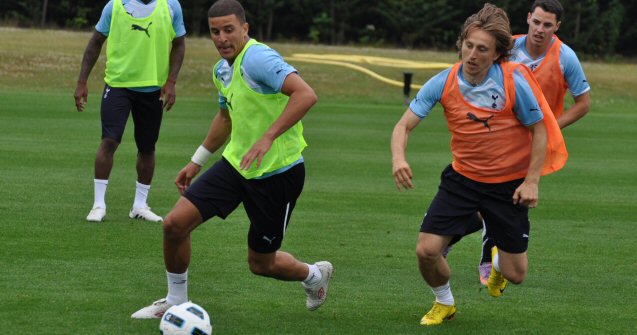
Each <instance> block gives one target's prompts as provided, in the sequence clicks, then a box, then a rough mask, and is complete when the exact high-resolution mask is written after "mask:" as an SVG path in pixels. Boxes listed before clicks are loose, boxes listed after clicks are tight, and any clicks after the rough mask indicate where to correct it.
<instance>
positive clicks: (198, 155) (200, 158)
mask: <svg viewBox="0 0 637 335" xmlns="http://www.w3.org/2000/svg"><path fill="white" fill-rule="evenodd" d="M210 156H212V152H210V151H209V150H208V149H206V147H204V146H203V144H202V145H200V146H199V148H197V151H195V154H194V155H192V158H191V159H190V160H191V161H192V162H193V163H195V164H197V165H199V166H204V165H206V162H207V161H208V159H209V158H210Z"/></svg>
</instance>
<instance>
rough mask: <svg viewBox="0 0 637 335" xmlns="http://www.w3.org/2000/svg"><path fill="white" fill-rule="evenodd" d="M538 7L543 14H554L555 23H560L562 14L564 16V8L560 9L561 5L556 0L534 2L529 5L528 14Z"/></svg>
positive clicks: (536, 0) (537, 0)
mask: <svg viewBox="0 0 637 335" xmlns="http://www.w3.org/2000/svg"><path fill="white" fill-rule="evenodd" d="M538 7H540V8H542V9H543V10H544V11H545V12H549V13H553V14H555V19H556V21H557V22H560V20H561V19H562V14H564V7H562V4H561V3H560V2H559V1H558V0H535V2H533V5H531V11H530V13H533V11H534V10H535V9H536V8H538Z"/></svg>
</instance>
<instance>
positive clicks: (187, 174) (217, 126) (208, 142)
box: [175, 109, 232, 194]
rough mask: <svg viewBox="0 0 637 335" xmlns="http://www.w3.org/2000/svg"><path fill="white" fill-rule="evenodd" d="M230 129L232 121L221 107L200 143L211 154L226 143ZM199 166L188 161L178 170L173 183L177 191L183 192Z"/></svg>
mask: <svg viewBox="0 0 637 335" xmlns="http://www.w3.org/2000/svg"><path fill="white" fill-rule="evenodd" d="M231 131H232V121H231V119H230V115H229V114H228V110H226V109H221V110H219V113H217V115H215V117H214V119H213V120H212V123H211V124H210V129H209V130H208V134H207V135H206V139H205V140H204V142H203V144H202V145H203V146H204V147H205V149H206V150H207V151H208V153H209V154H210V155H211V154H212V153H214V152H216V151H217V150H218V149H219V148H221V146H223V145H224V144H225V143H226V141H227V140H228V137H229V136H230V132H231ZM201 167H202V165H199V164H197V163H195V162H193V161H190V162H188V164H187V165H186V166H185V167H184V168H183V169H181V171H179V174H177V179H175V185H177V189H179V193H181V194H183V193H184V191H185V190H186V188H188V186H190V183H191V182H192V179H193V178H195V176H197V174H198V173H199V172H200V171H201Z"/></svg>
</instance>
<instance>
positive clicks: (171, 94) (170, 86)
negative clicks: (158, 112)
mask: <svg viewBox="0 0 637 335" xmlns="http://www.w3.org/2000/svg"><path fill="white" fill-rule="evenodd" d="M176 99H177V89H176V88H175V82H174V81H172V80H168V81H166V84H164V87H162V88H161V94H160V96H159V100H161V101H162V102H163V103H162V108H164V109H166V111H169V110H170V109H171V108H173V105H174V104H175V100H176Z"/></svg>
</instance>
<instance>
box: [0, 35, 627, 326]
mask: <svg viewBox="0 0 637 335" xmlns="http://www.w3.org/2000/svg"><path fill="white" fill-rule="evenodd" d="M0 33H1V34H0V45H1V46H2V48H0V101H1V102H2V103H1V105H0V106H1V107H0V108H1V109H0V169H1V171H2V174H0V229H1V230H2V234H1V235H0V236H1V237H0V241H1V243H0V251H1V254H2V257H1V258H0V268H1V269H2V272H1V273H2V274H1V276H0V285H2V286H1V290H0V315H2V317H3V319H4V320H5V323H4V324H3V330H4V332H5V333H7V334H32V333H42V334H72V333H77V334H152V333H157V329H158V325H159V322H158V321H144V320H131V319H130V314H131V313H132V312H134V311H136V310H137V309H138V308H140V307H142V306H144V305H147V304H148V303H150V302H152V301H153V300H155V299H158V298H160V297H162V296H163V295H164V294H165V290H166V287H165V286H166V280H165V275H164V269H163V260H162V251H161V226H160V225H158V224H155V223H148V222H138V221H132V220H130V219H128V216H127V215H128V210H129V209H130V206H131V204H132V201H133V196H134V185H135V146H134V143H133V139H132V132H131V129H132V127H131V125H130V124H129V127H128V129H127V132H126V134H125V136H124V140H123V143H122V145H121V146H120V149H119V150H118V152H117V154H116V163H115V167H114V169H113V173H112V175H111V179H110V184H109V189H108V193H107V203H108V216H107V221H106V222H104V223H101V224H88V223H87V222H85V220H84V218H85V216H86V214H87V213H88V211H89V209H90V206H91V204H92V197H93V194H92V192H93V191H92V179H93V159H94V154H95V151H96V150H97V146H98V143H99V136H100V124H99V95H100V91H101V88H102V86H103V83H102V81H101V78H102V73H103V72H102V71H103V62H104V58H101V59H100V62H99V63H98V65H97V66H96V68H95V69H94V71H93V74H92V76H91V81H90V88H91V95H90V96H89V105H88V108H87V110H86V111H85V112H84V113H77V112H76V111H75V110H74V104H73V98H72V94H73V90H74V84H75V80H76V77H77V73H78V71H79V65H80V61H81V55H82V51H83V49H84V47H85V45H86V42H87V41H88V38H89V34H85V33H68V32H59V31H38V30H16V29H8V28H2V29H0ZM274 46H275V47H276V48H277V49H278V50H279V51H281V53H282V54H283V55H287V54H291V53H292V52H312V53H328V52H329V53H352V54H361V53H362V54H369V55H376V56H385V57H387V56H390V57H397V58H401V59H413V60H418V59H425V60H429V61H443V62H453V61H455V60H456V54H455V53H432V52H420V51H404V50H383V49H355V48H345V47H343V48H333V47H318V46H309V45H276V44H275V45H274ZM186 55H187V56H186V61H185V63H184V67H183V69H182V72H181V76H180V79H179V83H178V98H177V99H178V100H177V104H176V105H175V107H174V109H173V110H172V111H170V112H169V113H167V114H166V115H165V119H164V123H163V126H162V127H163V128H162V133H161V136H160V140H159V143H158V147H157V170H156V174H155V179H154V182H153V188H152V191H151V195H150V199H149V202H150V205H151V206H152V207H153V209H154V210H156V211H157V213H159V214H166V213H167V212H168V211H169V210H170V209H171V208H172V206H173V204H174V203H175V201H176V200H177V199H178V193H177V190H176V188H175V187H174V185H173V180H174V178H175V176H176V174H177V172H178V171H179V169H181V168H182V167H183V165H184V164H185V163H186V162H187V161H188V160H189V158H190V156H191V155H192V153H193V152H194V150H195V149H196V147H197V145H198V144H199V143H201V141H202V139H203V137H204V135H205V133H206V131H207V129H208V125H209V122H210V120H211V119H212V116H213V115H214V113H215V112H216V109H217V103H216V101H215V96H216V92H214V91H213V89H212V84H211V83H210V80H209V79H210V70H211V66H212V64H214V62H215V61H216V59H217V55H216V53H215V51H214V50H213V47H212V44H211V43H210V42H209V41H208V40H205V39H188V41H187V51H186ZM294 65H295V66H297V67H298V68H299V70H300V71H301V74H302V75H303V77H304V78H305V79H306V80H307V81H308V82H309V83H310V84H311V85H312V86H313V87H314V88H315V89H316V91H317V93H318V95H319V97H320V101H319V103H318V104H317V106H316V107H315V108H313V109H312V111H311V112H310V113H309V114H308V115H307V117H306V118H305V120H304V123H305V128H306V138H307V140H308V142H309V144H310V146H309V147H308V149H307V151H306V152H305V158H306V161H307V163H306V164H307V179H306V185H305V190H304V193H303V195H302V197H301V199H300V200H299V203H298V205H297V209H296V210H295V212H294V215H293V218H292V222H291V225H290V228H289V231H288V235H287V236H286V240H285V243H284V249H285V250H287V251H290V252H292V253H293V254H295V255H296V256H297V257H298V258H300V259H302V260H304V261H308V262H313V261H317V260H321V259H328V260H330V261H331V262H332V263H333V264H334V266H335V270H336V272H335V277H334V279H333V282H332V285H331V286H330V293H329V298H328V301H327V303H326V305H325V306H323V307H322V308H321V309H319V310H318V311H316V312H308V311H306V310H305V306H304V299H305V297H304V293H303V290H302V289H301V287H300V284H298V283H287V282H279V281H275V280H269V279H265V278H259V277H256V276H253V275H252V274H250V271H249V269H248V266H247V263H246V258H247V257H246V254H247V247H246V232H247V224H248V221H247V218H246V216H245V214H244V213H243V211H242V210H241V209H239V210H237V211H236V212H235V213H234V214H232V215H231V216H230V217H229V218H228V219H227V220H226V221H221V220H218V219H213V220H212V221H210V222H208V223H206V224H204V225H203V226H201V227H200V228H199V229H197V230H196V231H195V233H194V235H193V246H194V250H193V262H192V265H191V268H190V274H191V275H190V279H191V281H190V298H191V299H192V300H193V301H194V302H196V303H198V304H201V305H202V306H204V308H206V309H207V311H208V312H209V313H210V315H211V317H212V319H213V324H214V327H215V333H216V334H422V333H431V334H439V333H445V334H448V333H452V334H453V333H471V334H481V333H484V334H492V333H501V334H511V333H517V334H548V333H570V334H600V333H607V334H626V333H631V332H633V333H634V332H635V324H637V319H636V317H635V313H634V312H635V306H636V305H635V301H637V291H636V290H635V287H636V286H637V261H636V258H635V254H636V253H637V247H636V243H635V233H636V232H637V228H635V218H634V213H635V210H636V209H637V193H636V192H635V189H636V188H637V178H635V166H636V163H637V139H636V138H635V133H636V129H637V114H635V108H634V107H633V106H635V104H636V103H637V98H635V97H634V96H633V93H632V91H631V90H630V87H631V86H630V85H631V82H632V81H633V80H634V78H635V77H636V76H637V69H636V68H635V65H634V64H601V63H586V64H584V66H585V71H586V72H587V75H588V78H589V80H590V82H591V84H592V87H593V91H592V101H593V103H592V109H591V112H590V113H589V115H588V116H586V118H584V119H583V120H581V121H580V122H579V123H577V124H576V125H574V126H572V127H570V128H567V129H566V130H565V136H566V139H567V144H568V148H569V151H570V154H571V158H570V160H569V163H568V164H567V167H566V168H565V169H564V170H563V171H561V172H559V173H556V174H555V175H552V176H548V177H546V178H544V179H543V181H542V184H541V186H540V192H541V193H540V206H539V208H538V209H535V210H533V211H532V212H531V219H532V222H533V227H532V231H531V233H532V238H531V243H530V249H529V257H530V271H529V276H528V279H527V281H526V282H525V283H524V284H522V285H521V286H512V287H510V288H509V289H508V290H507V292H506V294H505V295H504V296H503V297H501V298H499V299H493V298H491V297H489V296H488V294H487V293H486V290H480V286H479V284H478V279H477V266H476V265H477V262H478V260H479V253H480V237H479V234H475V235H472V236H468V237H467V238H465V240H464V242H461V243H459V244H458V245H457V247H456V248H454V250H453V252H452V253H451V255H450V258H449V259H450V262H451V266H452V268H453V270H454V276H453V278H452V288H453V292H454V296H455V298H456V301H457V304H458V310H459V311H458V315H457V318H456V320H454V321H452V322H448V323H445V324H444V325H442V326H439V327H434V328H423V327H421V326H419V325H418V320H419V319H420V317H421V316H422V314H424V313H425V312H426V311H427V310H428V309H429V307H430V306H431V302H432V301H433V295H432V294H431V292H430V290H429V289H428V288H427V287H426V285H425V283H424V282H423V281H422V279H421V278H420V275H419V273H418V271H417V268H416V259H415V243H416V238H417V232H418V228H419V225H420V220H421V217H422V215H423V213H424V211H425V209H426V208H427V206H428V204H429V201H430V200H431V198H432V197H433V195H434V193H435V192H436V187H437V185H438V180H439V174H440V172H441V170H442V169H443V168H444V166H445V165H446V164H448V163H449V162H450V161H451V154H450V152H449V135H448V131H447V129H446V124H445V121H444V118H443V116H442V113H440V111H441V110H440V108H439V107H438V109H437V111H435V112H432V115H431V116H430V117H429V118H427V119H426V121H424V123H423V124H421V125H420V126H419V127H418V128H417V129H416V131H415V132H414V133H413V134H412V136H411V138H410V144H409V157H408V158H409V162H410V164H411V165H412V167H413V169H414V172H415V180H414V182H415V184H416V189H415V190H413V191H410V192H402V193H401V192H398V191H397V190H396V189H395V186H394V184H393V178H392V176H391V155H390V151H389V138H390V134H391V130H392V128H393V125H394V124H395V122H396V121H397V120H398V118H399V117H400V116H401V115H402V113H403V112H404V110H405V107H404V106H402V90H401V89H399V88H394V87H390V86H385V85H384V84H382V83H379V82H376V81H373V80H371V79H368V78H367V77H365V75H363V74H359V73H355V72H349V71H346V70H343V69H340V68H332V67H329V66H323V65H314V64H301V63H299V64H294ZM374 70H375V71H377V72H379V73H384V75H385V76H387V77H394V78H395V79H396V80H400V78H401V77H402V73H401V72H399V71H396V70H395V69H394V70H389V69H384V68H374ZM434 73H435V71H434V72H424V71H423V72H417V73H416V75H415V78H414V81H416V82H424V81H425V80H426V79H427V78H428V77H429V76H431V75H433V74H434ZM414 94H415V92H414ZM216 157H218V155H216Z"/></svg>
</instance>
